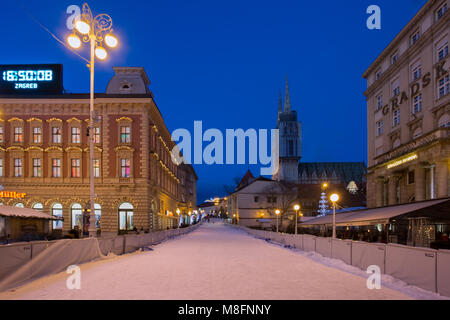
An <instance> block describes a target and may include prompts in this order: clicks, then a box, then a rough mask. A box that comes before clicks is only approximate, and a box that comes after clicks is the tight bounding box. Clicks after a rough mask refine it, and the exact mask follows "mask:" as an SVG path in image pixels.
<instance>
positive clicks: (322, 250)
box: [316, 237, 331, 258]
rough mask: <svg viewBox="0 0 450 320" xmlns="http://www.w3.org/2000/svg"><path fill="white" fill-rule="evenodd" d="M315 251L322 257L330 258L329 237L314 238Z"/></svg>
mask: <svg viewBox="0 0 450 320" xmlns="http://www.w3.org/2000/svg"><path fill="white" fill-rule="evenodd" d="M316 252H317V253H319V254H321V255H322V256H324V257H327V258H331V238H323V237H317V238H316Z"/></svg>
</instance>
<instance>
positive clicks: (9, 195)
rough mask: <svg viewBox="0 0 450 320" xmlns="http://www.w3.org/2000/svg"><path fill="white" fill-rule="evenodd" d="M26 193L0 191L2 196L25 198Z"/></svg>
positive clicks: (0, 196)
mask: <svg viewBox="0 0 450 320" xmlns="http://www.w3.org/2000/svg"><path fill="white" fill-rule="evenodd" d="M26 195H27V194H26V193H25V192H16V191H0V198H13V199H23V198H25V196H26Z"/></svg>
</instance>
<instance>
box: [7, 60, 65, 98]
mask: <svg viewBox="0 0 450 320" xmlns="http://www.w3.org/2000/svg"><path fill="white" fill-rule="evenodd" d="M0 76H1V78H0V93H6V94H39V93H46V94H49V93H53V94H60V93H61V92H62V65H60V64H53V65H0Z"/></svg>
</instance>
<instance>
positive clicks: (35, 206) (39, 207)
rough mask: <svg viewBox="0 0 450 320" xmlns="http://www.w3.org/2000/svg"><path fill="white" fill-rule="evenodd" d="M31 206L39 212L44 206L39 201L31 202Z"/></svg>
mask: <svg viewBox="0 0 450 320" xmlns="http://www.w3.org/2000/svg"><path fill="white" fill-rule="evenodd" d="M31 208H32V209H34V210H38V211H41V212H42V210H44V206H43V205H42V203H40V202H36V203H33V206H32V207H31Z"/></svg>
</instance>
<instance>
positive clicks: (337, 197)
mask: <svg viewBox="0 0 450 320" xmlns="http://www.w3.org/2000/svg"><path fill="white" fill-rule="evenodd" d="M330 200H331V201H332V202H336V201H338V200H339V196H338V195H337V194H336V193H333V194H332V195H331V196H330Z"/></svg>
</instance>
